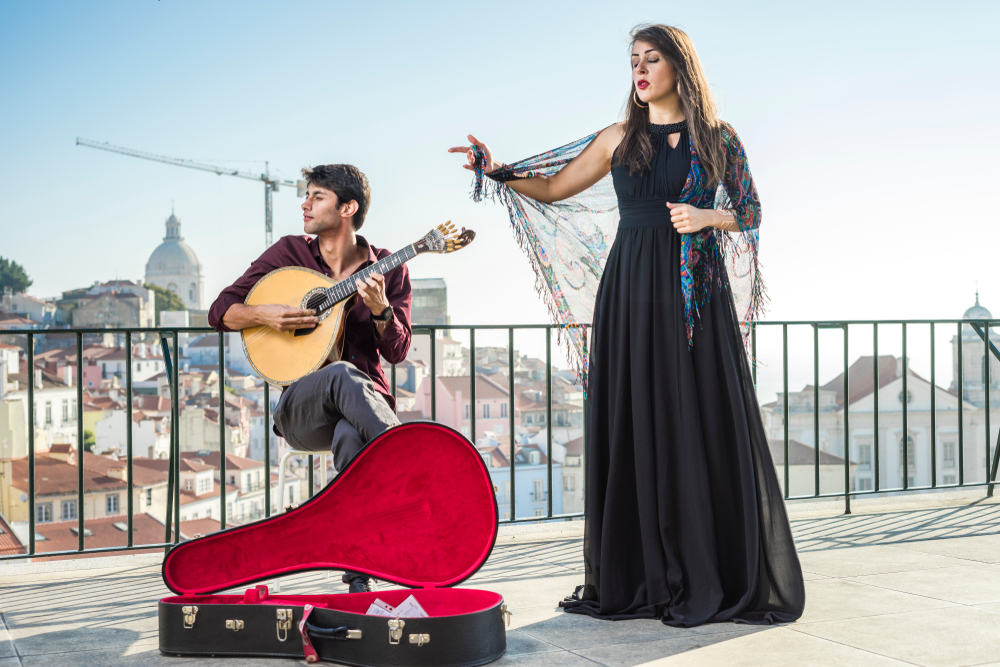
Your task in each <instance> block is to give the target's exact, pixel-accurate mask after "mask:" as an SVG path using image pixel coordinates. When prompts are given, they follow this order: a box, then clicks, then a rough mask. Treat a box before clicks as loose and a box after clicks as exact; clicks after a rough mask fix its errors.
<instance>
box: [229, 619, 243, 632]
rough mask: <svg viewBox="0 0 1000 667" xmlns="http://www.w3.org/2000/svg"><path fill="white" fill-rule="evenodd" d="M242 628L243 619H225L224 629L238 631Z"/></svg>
mask: <svg viewBox="0 0 1000 667" xmlns="http://www.w3.org/2000/svg"><path fill="white" fill-rule="evenodd" d="M242 629H243V621H241V620H240V619H236V620H230V621H226V630H232V631H233V632H239V631H240V630H242Z"/></svg>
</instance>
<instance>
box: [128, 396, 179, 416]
mask: <svg viewBox="0 0 1000 667" xmlns="http://www.w3.org/2000/svg"><path fill="white" fill-rule="evenodd" d="M132 399H133V402H134V403H135V407H137V408H139V409H140V410H145V411H146V412H169V411H170V399H169V398H165V397H163V396H153V395H151V394H139V395H138V396H133V397H132Z"/></svg>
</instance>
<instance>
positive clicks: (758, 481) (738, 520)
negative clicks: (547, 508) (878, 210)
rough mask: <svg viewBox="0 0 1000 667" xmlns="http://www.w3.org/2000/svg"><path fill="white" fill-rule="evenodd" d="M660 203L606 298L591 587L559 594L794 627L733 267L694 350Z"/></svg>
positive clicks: (777, 499)
mask: <svg viewBox="0 0 1000 667" xmlns="http://www.w3.org/2000/svg"><path fill="white" fill-rule="evenodd" d="M660 206H663V204H662V203H661V204H660ZM661 211H662V209H660V210H658V211H657V212H656V213H655V214H652V213H650V214H645V215H641V214H640V215H632V216H629V217H628V218H626V216H625V215H624V212H623V219H622V225H621V226H620V227H619V230H618V234H617V237H616V239H615V242H614V245H613V247H612V248H611V252H610V253H609V256H608V261H607V265H606V267H605V269H604V274H603V277H602V280H601V283H600V287H599V289H598V292H597V299H596V303H595V309H594V319H593V330H592V342H591V353H590V370H589V380H588V396H587V408H588V412H587V419H588V421H587V427H588V436H587V452H586V466H587V469H586V488H585V494H586V497H585V509H586V537H585V541H584V559H585V564H586V583H585V585H584V586H583V587H580V588H578V589H577V592H576V593H575V594H574V595H573V596H572V597H571V598H567V599H566V600H565V601H564V602H563V603H561V604H562V606H563V607H565V608H566V611H568V612H572V613H581V614H587V615H589V616H593V617H595V618H602V619H612V620H619V619H629V618H659V619H661V620H662V621H663V623H665V624H668V625H674V626H680V627H690V626H695V625H699V624H701V623H706V622H713V621H740V622H745V623H773V622H788V621H793V620H795V619H796V618H798V617H799V616H800V615H801V613H802V609H803V606H804V603H805V592H804V587H803V583H802V572H801V568H800V566H799V562H798V557H797V556H796V553H795V546H794V544H793V542H792V536H791V530H790V528H789V524H788V518H787V515H786V513H785V507H784V502H783V500H782V493H781V488H780V486H779V485H778V479H777V474H776V472H775V469H774V466H773V463H772V460H771V454H770V452H769V450H768V445H767V439H766V437H765V432H764V428H763V424H762V422H761V417H760V412H759V409H758V407H757V399H756V395H755V392H754V387H753V382H752V379H751V375H750V367H749V364H748V361H747V358H746V353H745V352H744V348H743V344H742V338H741V335H740V332H739V329H738V327H737V319H736V315H735V310H734V307H733V300H732V296H731V294H730V292H729V288H728V281H727V280H726V278H725V270H724V268H723V267H722V266H721V265H720V266H719V267H718V269H719V271H718V272H716V273H715V275H716V276H719V275H721V276H722V280H721V284H720V281H719V280H713V286H712V298H711V302H710V303H709V304H708V305H707V306H704V307H702V309H701V310H700V313H699V317H696V319H695V330H694V346H693V347H691V348H689V346H688V341H687V334H686V330H685V326H684V321H685V320H684V300H683V296H682V292H681V285H680V266H679V265H680V234H678V232H677V231H676V230H674V228H673V227H672V226H671V225H670V223H669V217H668V216H667V215H664V213H663V212H661ZM702 261H712V260H708V259H707V258H702ZM715 261H718V260H715Z"/></svg>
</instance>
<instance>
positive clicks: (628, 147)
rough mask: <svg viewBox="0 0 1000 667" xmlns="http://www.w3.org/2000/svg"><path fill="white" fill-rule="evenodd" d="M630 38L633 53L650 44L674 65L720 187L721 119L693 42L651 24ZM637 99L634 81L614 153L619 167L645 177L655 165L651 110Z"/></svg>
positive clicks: (699, 145)
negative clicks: (637, 47) (634, 47)
mask: <svg viewBox="0 0 1000 667" xmlns="http://www.w3.org/2000/svg"><path fill="white" fill-rule="evenodd" d="M631 37H632V41H631V42H630V44H629V48H631V45H632V44H635V43H636V42H640V41H641V42H648V43H650V44H652V45H653V46H654V47H655V48H656V50H657V51H659V52H660V53H661V54H662V55H663V57H664V58H666V59H667V62H669V63H670V64H671V65H673V67H674V70H675V71H676V72H677V80H678V82H679V83H680V91H679V92H680V97H681V109H682V110H683V111H684V117H685V118H686V119H687V124H688V133H689V135H690V137H691V141H692V142H693V143H694V150H695V152H696V153H697V154H698V160H699V161H700V162H701V165H702V169H703V172H704V174H705V179H706V181H707V182H708V183H711V184H715V183H718V182H719V181H720V180H721V179H722V174H723V172H724V171H725V169H726V156H725V153H724V152H723V150H722V137H721V134H720V128H719V117H718V115H717V113H718V112H717V110H716V106H715V99H714V98H713V97H712V91H711V90H710V89H709V87H708V81H707V80H706V79H705V73H704V72H703V71H702V69H701V62H700V61H699V60H698V54H697V52H695V50H694V44H692V43H691V38H690V37H688V36H687V34H686V33H685V32H684V31H683V30H681V29H679V28H674V27H673V26H668V25H648V24H644V25H639V26H636V27H635V28H633V29H632V34H631ZM635 95H636V90H635V81H633V82H632V90H631V91H630V92H629V97H628V101H627V102H625V134H624V136H623V137H622V141H621V144H619V146H618V150H617V151H616V152H615V155H616V159H615V163H616V164H621V165H627V166H628V168H629V172H631V173H635V172H642V171H645V170H646V169H647V168H649V164H650V162H651V161H652V159H653V145H652V142H651V140H650V131H649V108H648V107H646V108H643V107H640V106H638V105H637V104H636V103H635V101H634V100H635Z"/></svg>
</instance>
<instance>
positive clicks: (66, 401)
mask: <svg viewBox="0 0 1000 667" xmlns="http://www.w3.org/2000/svg"><path fill="white" fill-rule="evenodd" d="M62 420H63V423H65V422H68V421H69V399H68V398H64V399H63V400H62Z"/></svg>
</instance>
